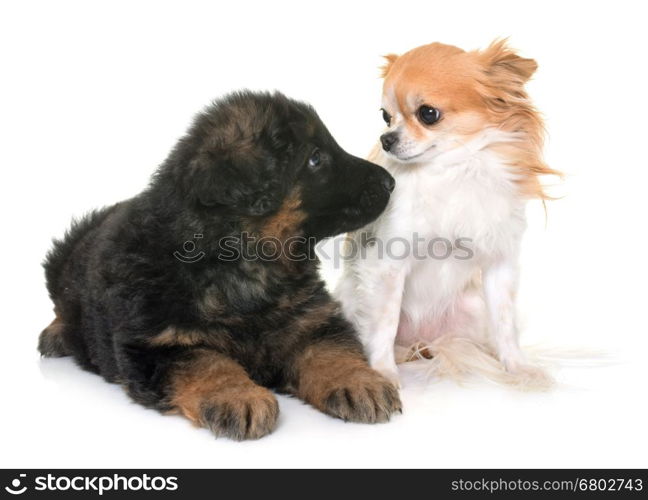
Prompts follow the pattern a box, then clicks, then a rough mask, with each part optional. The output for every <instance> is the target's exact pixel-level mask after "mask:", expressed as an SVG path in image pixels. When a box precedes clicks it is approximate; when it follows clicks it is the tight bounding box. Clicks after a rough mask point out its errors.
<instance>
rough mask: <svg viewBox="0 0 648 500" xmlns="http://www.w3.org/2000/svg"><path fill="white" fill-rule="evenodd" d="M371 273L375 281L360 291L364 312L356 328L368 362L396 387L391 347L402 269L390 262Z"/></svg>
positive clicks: (392, 347)
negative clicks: (361, 292)
mask: <svg viewBox="0 0 648 500" xmlns="http://www.w3.org/2000/svg"><path fill="white" fill-rule="evenodd" d="M380 267H382V269H380V270H374V271H373V273H372V276H373V278H374V279H375V280H376V281H375V282H374V283H373V284H372V285H373V286H371V287H368V288H365V289H364V293H365V294H366V296H365V297H364V306H365V311H364V313H365V314H367V321H365V322H363V323H364V324H363V326H362V327H361V328H360V336H361V339H362V343H363V344H364V346H365V349H366V351H367V356H368V358H369V363H370V364H371V367H372V368H373V369H374V370H377V371H378V372H380V373H381V374H382V375H383V376H385V377H386V378H387V379H388V380H390V381H391V382H392V383H393V384H394V385H395V386H396V387H400V380H399V375H398V368H397V367H396V359H395V356H394V344H395V341H396V334H397V332H398V322H399V320H400V311H401V302H402V297H403V288H404V286H405V276H406V269H405V268H404V267H403V266H398V265H396V264H394V263H385V264H384V265H382V266H380Z"/></svg>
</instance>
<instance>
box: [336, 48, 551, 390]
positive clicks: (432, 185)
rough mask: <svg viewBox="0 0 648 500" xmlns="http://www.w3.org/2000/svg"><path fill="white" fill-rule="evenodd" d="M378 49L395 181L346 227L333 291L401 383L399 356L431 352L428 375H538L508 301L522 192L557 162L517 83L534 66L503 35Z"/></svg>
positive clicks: (379, 158)
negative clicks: (385, 201) (474, 45)
mask: <svg viewBox="0 0 648 500" xmlns="http://www.w3.org/2000/svg"><path fill="white" fill-rule="evenodd" d="M386 59H387V64H386V65H385V66H384V68H383V76H384V78H385V81H384V87H383V98H382V99H383V101H382V112H383V118H384V119H385V121H386V123H387V126H388V130H387V131H386V133H384V134H383V135H382V136H381V138H380V144H378V145H377V146H376V148H375V149H374V151H373V152H372V155H371V156H370V160H372V161H374V162H376V163H378V164H380V165H382V166H384V167H385V168H387V169H388V170H389V172H390V173H391V174H392V175H393V176H394V178H395V179H396V189H395V191H394V193H393V195H392V198H391V200H390V202H389V205H388V207H387V209H386V210H385V212H384V213H383V214H382V215H381V216H380V218H379V219H378V220H377V221H376V222H374V223H373V224H371V225H370V226H367V227H365V228H363V229H361V230H359V231H357V232H355V233H352V234H350V235H349V236H348V239H347V244H348V247H347V251H350V252H352V253H351V254H349V255H350V256H351V257H350V260H348V261H347V264H346V266H345V269H344V272H343V275H342V278H341V281H340V282H339V284H338V287H337V290H336V295H337V298H338V299H339V300H340V301H341V303H342V306H343V309H344V312H345V315H346V316H347V318H348V319H349V320H351V321H352V322H353V323H354V324H355V326H356V327H357V329H358V331H359V332H360V335H361V338H362V341H363V343H364V345H365V347H366V350H367V353H368V356H369V359H370V362H371V364H372V366H373V367H374V368H375V369H377V370H379V371H380V372H382V373H383V374H384V375H386V376H387V377H389V378H390V379H391V380H392V381H393V382H394V383H395V384H397V385H398V383H399V382H398V380H399V379H398V370H397V367H396V362H397V361H399V362H400V361H406V360H412V359H423V358H427V359H429V360H430V361H429V362H427V363H428V365H427V366H428V367H430V368H431V369H432V371H433V373H434V374H435V375H448V374H449V375H455V376H462V375H464V374H466V373H477V374H480V375H485V376H487V377H490V378H492V379H496V380H498V381H501V382H508V383H513V384H517V385H521V386H525V387H528V386H546V385H547V384H549V383H550V380H551V379H550V377H549V376H548V375H546V374H545V372H544V371H543V370H542V369H540V368H539V367H538V366H535V365H534V364H532V363H531V362H530V361H528V360H527V359H526V357H525V355H524V354H523V352H522V351H521V349H520V347H519V344H518V328H517V325H516V313H515V295H516V289H517V282H518V264H517V262H518V254H519V249H520V240H521V238H522V234H523V232H524V230H525V226H526V221H525V204H526V202H527V201H528V200H529V199H531V198H540V199H546V198H547V196H546V195H545V193H544V191H543V189H542V186H541V184H540V182H539V176H541V175H543V174H557V173H558V172H556V171H554V170H552V169H550V168H549V167H547V166H546V165H545V164H544V162H543V161H542V141H543V126H542V121H541V118H540V116H539V114H538V113H537V111H536V110H535V108H534V107H533V105H532V103H531V102H530V101H529V99H528V96H527V94H526V92H525V90H524V84H525V83H526V81H527V80H528V79H529V78H530V77H531V75H532V74H533V73H534V71H535V70H536V67H537V65H536V63H535V61H533V60H532V59H524V58H521V57H519V56H517V55H516V54H515V53H514V52H512V51H511V50H510V49H509V48H508V47H507V46H506V44H505V43H504V42H503V41H499V42H495V43H493V44H492V45H491V46H490V47H488V48H487V49H486V50H484V51H473V52H465V51H463V50H461V49H458V48H456V47H451V46H447V45H442V44H438V43H434V44H431V45H425V46H423V47H419V48H416V49H414V50H411V51H410V52H407V53H405V54H404V55H402V56H395V55H390V56H387V57H386ZM395 345H397V346H401V347H404V348H405V349H401V350H399V352H400V355H399V356H396V355H395Z"/></svg>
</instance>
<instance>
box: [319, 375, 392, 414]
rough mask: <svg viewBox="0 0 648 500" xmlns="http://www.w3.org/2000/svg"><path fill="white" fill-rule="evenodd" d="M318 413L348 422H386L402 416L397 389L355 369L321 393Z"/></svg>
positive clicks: (380, 379) (374, 376) (381, 379)
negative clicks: (321, 401) (399, 414)
mask: <svg viewBox="0 0 648 500" xmlns="http://www.w3.org/2000/svg"><path fill="white" fill-rule="evenodd" d="M322 411H324V413H327V414H329V415H331V416H334V417H338V418H341V419H343V420H347V421H351V422H364V423H377V422H387V421H388V420H389V418H390V417H391V415H392V413H394V412H401V413H402V406H401V402H400V397H399V396H398V390H397V389H396V387H395V386H394V384H392V383H391V382H390V381H389V380H387V379H386V378H384V377H383V376H382V375H380V374H379V373H377V372H376V371H374V370H371V369H366V370H358V371H357V372H355V373H352V374H350V375H349V377H348V379H346V380H340V381H339V382H338V383H336V384H334V386H333V387H332V388H331V389H330V390H329V391H328V393H327V394H325V396H324V398H323V407H322Z"/></svg>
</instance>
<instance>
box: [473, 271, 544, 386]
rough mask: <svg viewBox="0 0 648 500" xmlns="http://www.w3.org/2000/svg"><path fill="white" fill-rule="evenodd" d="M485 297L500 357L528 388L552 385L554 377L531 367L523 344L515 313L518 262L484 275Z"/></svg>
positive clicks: (494, 340) (540, 369) (511, 372)
mask: <svg viewBox="0 0 648 500" xmlns="http://www.w3.org/2000/svg"><path fill="white" fill-rule="evenodd" d="M483 281H484V295H485V298H486V305H487V307H488V313H489V319H490V331H491V336H492V339H493V345H494V348H495V351H496V353H497V356H498V357H499V359H500V361H501V362H502V363H503V364H504V366H505V367H506V370H507V371H508V372H509V373H510V374H511V375H513V376H515V377H518V378H520V383H522V384H524V385H538V386H548V385H551V377H550V376H549V375H548V374H547V373H546V372H545V371H544V370H543V369H542V368H540V367H537V366H533V365H532V364H530V363H529V362H528V361H527V359H526V357H525V355H524V353H523V352H522V349H521V348H520V344H519V333H518V327H517V318H516V311H515V297H516V294H517V287H518V267H517V262H516V260H515V259H512V258H511V259H500V260H498V261H496V262H494V263H493V264H491V265H490V266H489V267H488V268H486V269H485V270H484V273H483Z"/></svg>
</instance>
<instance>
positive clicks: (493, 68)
mask: <svg viewBox="0 0 648 500" xmlns="http://www.w3.org/2000/svg"><path fill="white" fill-rule="evenodd" d="M481 57H482V60H483V61H484V66H485V69H486V72H487V73H488V74H489V75H492V76H494V77H495V78H496V79H498V80H499V79H501V78H502V77H503V78H506V79H509V80H510V79H514V80H515V81H516V83H518V84H520V85H524V84H525V83H526V82H527V81H528V80H529V79H530V78H531V76H532V75H533V74H534V73H535V72H536V70H537V69H538V63H536V62H535V61H534V60H533V59H526V58H524V57H520V56H518V55H517V54H516V53H515V52H514V51H513V50H512V49H511V48H510V47H508V45H507V40H506V39H504V40H495V41H494V42H493V43H491V44H490V46H489V47H488V48H487V49H486V50H484V51H483V52H481Z"/></svg>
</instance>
